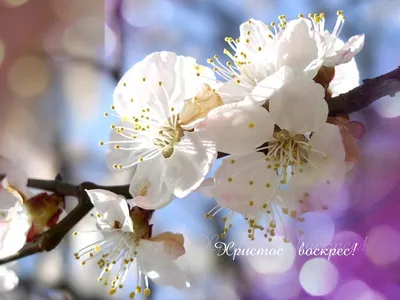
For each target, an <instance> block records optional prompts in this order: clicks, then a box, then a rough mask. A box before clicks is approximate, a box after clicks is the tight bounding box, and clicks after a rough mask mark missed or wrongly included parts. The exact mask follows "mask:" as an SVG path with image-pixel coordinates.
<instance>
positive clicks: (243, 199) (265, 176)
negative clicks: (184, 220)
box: [215, 152, 280, 217]
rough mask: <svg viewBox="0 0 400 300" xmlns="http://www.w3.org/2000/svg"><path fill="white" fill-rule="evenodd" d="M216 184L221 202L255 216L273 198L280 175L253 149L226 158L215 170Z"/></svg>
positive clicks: (246, 214)
mask: <svg viewBox="0 0 400 300" xmlns="http://www.w3.org/2000/svg"><path fill="white" fill-rule="evenodd" d="M215 184H216V185H215V193H216V197H215V199H216V201H217V202H218V204H219V205H221V206H222V207H225V208H229V209H231V210H233V211H236V212H239V213H241V214H243V215H244V216H246V217H252V216H254V215H255V214H257V213H258V212H260V211H261V210H262V205H263V204H265V203H268V202H269V200H271V197H272V195H273V194H274V192H275V191H276V189H277V188H279V185H280V177H279V176H278V175H277V174H276V172H275V171H274V170H273V163H272V165H271V164H270V163H269V162H267V161H266V160H265V155H264V154H263V153H259V152H253V153H251V154H247V155H243V156H238V157H236V156H231V157H228V158H225V159H224V160H223V161H222V164H221V166H220V167H219V168H218V169H217V171H216V172H215ZM251 202H252V203H251Z"/></svg>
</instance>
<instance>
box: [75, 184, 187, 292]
mask: <svg viewBox="0 0 400 300" xmlns="http://www.w3.org/2000/svg"><path fill="white" fill-rule="evenodd" d="M87 193H88V195H89V197H90V200H91V201H92V203H93V205H94V207H95V209H96V210H97V214H96V224H97V227H98V228H99V230H98V231H99V232H101V233H102V234H103V236H104V238H103V239H101V240H99V241H97V242H95V243H93V244H91V245H88V246H87V247H85V248H83V249H81V250H80V251H78V252H77V253H75V257H76V259H81V260H82V261H81V264H82V265H85V264H86V262H88V261H90V260H92V259H95V260H97V264H98V265H99V268H100V269H101V273H100V276H99V277H98V280H99V281H101V282H103V283H104V285H110V286H111V288H110V290H109V293H110V294H111V295H112V294H114V293H115V292H117V290H118V289H121V288H123V284H124V282H125V279H126V276H127V274H128V271H129V269H130V268H131V266H132V265H134V264H135V265H136V274H137V287H136V289H135V291H132V292H131V293H130V298H134V296H135V294H138V293H140V292H141V290H142V285H144V286H145V289H144V293H145V295H149V294H150V289H149V284H148V279H149V278H150V279H151V280H153V281H154V282H155V283H156V284H159V285H166V286H173V287H175V288H179V289H181V288H184V287H186V286H188V285H189V283H188V282H187V281H186V277H185V274H184V272H183V271H181V269H180V268H179V267H178V265H177V264H176V262H175V260H176V259H177V258H178V257H180V256H182V255H183V254H184V253H185V248H184V245H183V244H184V239H183V236H182V235H181V234H174V233H171V232H164V233H162V234H159V235H157V236H155V237H151V230H152V225H150V224H149V223H148V221H149V218H147V215H146V214H147V213H149V212H148V211H144V210H141V209H139V208H138V207H134V208H132V209H130V207H129V206H128V204H127V202H126V199H125V198H124V197H122V196H119V195H116V194H114V193H112V192H109V191H106V190H88V191H87ZM77 234H78V233H77V232H74V235H77ZM143 280H144V283H143Z"/></svg>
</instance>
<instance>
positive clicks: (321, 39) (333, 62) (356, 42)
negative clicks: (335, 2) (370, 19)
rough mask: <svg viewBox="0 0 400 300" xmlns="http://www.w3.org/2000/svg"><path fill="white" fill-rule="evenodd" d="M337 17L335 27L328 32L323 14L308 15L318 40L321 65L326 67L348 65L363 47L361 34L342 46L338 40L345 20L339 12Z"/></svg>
mask: <svg viewBox="0 0 400 300" xmlns="http://www.w3.org/2000/svg"><path fill="white" fill-rule="evenodd" d="M337 16H338V17H337V20H336V24H335V27H334V28H333V30H332V32H329V31H327V30H325V14H324V13H320V14H314V15H312V14H310V15H309V19H310V20H311V23H312V28H313V30H314V31H315V32H316V39H317V40H318V51H319V57H320V58H321V59H322V60H323V63H322V64H323V65H324V66H327V67H334V66H338V65H340V64H343V63H348V62H349V61H350V60H351V59H352V58H353V57H354V56H355V55H357V54H358V53H359V52H360V51H361V50H362V48H363V47H364V35H363V34H359V35H354V36H352V37H351V38H350V39H349V40H348V41H347V42H346V43H344V44H343V43H342V42H341V41H339V40H338V37H339V34H340V32H341V31H342V29H343V25H344V22H345V19H346V18H345V16H344V14H343V11H341V10H340V11H338V12H337Z"/></svg>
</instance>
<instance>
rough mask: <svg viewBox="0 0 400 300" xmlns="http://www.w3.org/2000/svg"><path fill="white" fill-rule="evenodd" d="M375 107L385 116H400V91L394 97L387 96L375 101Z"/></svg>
mask: <svg viewBox="0 0 400 300" xmlns="http://www.w3.org/2000/svg"><path fill="white" fill-rule="evenodd" d="M373 108H374V109H375V110H376V111H377V112H378V114H380V115H381V116H382V117H384V118H395V117H399V116H400V93H397V94H396V95H395V96H394V97H390V96H386V97H383V98H382V99H380V100H379V101H377V102H376V103H374V105H373Z"/></svg>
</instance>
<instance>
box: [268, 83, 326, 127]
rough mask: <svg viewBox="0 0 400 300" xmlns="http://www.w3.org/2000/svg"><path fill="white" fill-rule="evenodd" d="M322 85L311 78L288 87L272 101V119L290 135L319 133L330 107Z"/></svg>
mask: <svg viewBox="0 0 400 300" xmlns="http://www.w3.org/2000/svg"><path fill="white" fill-rule="evenodd" d="M324 95H325V93H324V89H323V88H322V86H321V85H319V84H317V83H315V82H314V81H312V80H311V79H308V78H305V77H304V78H299V79H296V80H294V81H292V82H289V83H287V84H285V85H284V86H283V87H282V88H281V89H280V90H279V91H277V92H276V93H275V95H273V96H272V97H271V99H270V100H269V111H270V112H271V116H272V119H273V120H274V121H275V123H276V124H277V125H278V126H279V127H280V128H281V129H286V130H288V131H289V132H290V133H291V134H297V133H299V134H301V133H302V134H304V133H306V132H311V131H315V130H317V129H318V128H319V127H321V126H322V125H323V124H324V123H325V122H326V120H327V117H328V105H327V103H326V101H325V99H324Z"/></svg>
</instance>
